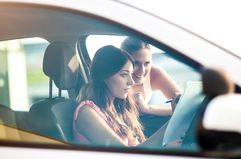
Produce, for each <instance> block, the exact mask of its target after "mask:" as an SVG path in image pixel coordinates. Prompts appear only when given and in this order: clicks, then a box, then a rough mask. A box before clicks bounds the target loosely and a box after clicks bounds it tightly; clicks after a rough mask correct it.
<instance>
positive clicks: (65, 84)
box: [28, 42, 81, 142]
mask: <svg viewBox="0 0 241 159" xmlns="http://www.w3.org/2000/svg"><path fill="white" fill-rule="evenodd" d="M43 71H44V73H45V75H47V76H48V77H49V81H50V82H49V97H48V98H47V99H43V100H41V101H39V102H37V103H35V104H33V105H32V107H31V108H30V111H29V115H28V121H29V125H30V127H31V129H32V130H33V131H34V132H37V133H39V134H41V135H44V136H48V137H52V138H55V139H59V140H62V141H66V142H70V141H71V140H72V139H73V133H72V121H73V114H74V110H75V106H76V102H75V100H73V99H70V98H65V97H62V95H61V91H62V90H67V91H69V90H72V89H75V87H76V86H78V85H79V84H78V83H79V82H80V81H81V79H80V76H79V72H78V71H79V64H78V60H77V56H76V54H75V51H74V48H72V47H71V46H70V45H68V44H67V43H65V42H52V43H51V44H49V46H48V47H47V49H46V51H45V54H44V59H43ZM52 81H54V83H55V85H56V86H57V88H58V89H59V94H58V96H57V97H53V94H52V83H53V82H52ZM80 83H81V82H80ZM78 87H79V86H78Z"/></svg>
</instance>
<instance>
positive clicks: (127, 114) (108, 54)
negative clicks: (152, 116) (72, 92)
mask: <svg viewBox="0 0 241 159" xmlns="http://www.w3.org/2000/svg"><path fill="white" fill-rule="evenodd" d="M128 60H129V61H131V62H132V64H133V59H132V57H131V56H130V55H129V54H128V53H127V52H126V51H124V50H121V49H118V48H116V47H114V46H112V45H107V46H104V47H102V48H100V49H99V50H97V52H96V53H95V56H94V58H93V61H92V64H91V70H90V75H91V80H90V82H89V83H88V84H87V85H85V86H84V87H83V88H82V89H81V91H80V94H79V96H78V98H77V101H78V102H81V101H84V100H92V101H93V102H94V103H95V104H96V105H98V106H99V107H100V109H101V111H102V112H103V113H105V114H106V116H107V117H108V120H109V122H111V123H112V127H113V129H114V131H115V132H116V133H117V134H119V135H120V136H122V135H126V136H128V138H137V139H138V140H139V141H140V142H143V141H144V140H145V136H144V134H143V127H142V125H141V123H140V122H139V112H138V110H137V107H136V105H135V102H134V100H133V99H132V95H128V97H127V99H119V98H115V100H114V107H110V99H109V98H108V93H109V89H108V87H107V85H106V83H105V82H104V81H105V80H106V79H108V78H110V77H112V76H113V75H114V74H116V73H117V72H118V71H120V70H121V68H123V67H124V66H125V64H126V63H127V61H128ZM133 67H134V65H133Z"/></svg>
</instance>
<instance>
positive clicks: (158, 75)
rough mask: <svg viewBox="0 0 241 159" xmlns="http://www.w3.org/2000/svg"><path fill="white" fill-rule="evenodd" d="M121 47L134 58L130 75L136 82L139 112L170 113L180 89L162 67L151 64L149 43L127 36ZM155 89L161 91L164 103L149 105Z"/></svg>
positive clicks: (135, 88) (135, 89)
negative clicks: (164, 99)
mask: <svg viewBox="0 0 241 159" xmlns="http://www.w3.org/2000/svg"><path fill="white" fill-rule="evenodd" d="M121 48H122V49H123V50H125V51H127V52H128V53H129V54H131V55H132V58H133V59H134V63H135V67H134V71H133V74H132V77H133V80H134V81H135V83H136V84H135V86H134V87H133V89H134V92H135V98H136V102H138V108H139V110H140V112H142V113H148V114H155V115H171V114H172V112H173V109H174V108H172V106H174V101H175V100H176V99H177V98H178V97H179V96H180V94H181V89H180V88H179V86H178V85H177V84H176V83H175V81H174V80H173V79H172V78H171V77H170V75H168V73H167V72H166V71H165V70H164V69H162V68H160V67H155V66H153V65H152V52H151V48H150V45H149V44H148V43H146V42H144V41H142V40H140V39H138V38H134V37H128V38H126V39H125V40H124V41H123V42H122V44H121ZM157 90H159V91H161V92H162V93H163V95H164V96H165V97H166V99H167V101H165V102H162V103H164V104H159V105H157V104H155V105H151V104H149V102H150V99H151V96H152V94H153V92H154V91H157ZM172 101H173V102H172ZM165 103H170V104H169V105H168V104H165ZM171 103H172V104H173V105H172V106H171Z"/></svg>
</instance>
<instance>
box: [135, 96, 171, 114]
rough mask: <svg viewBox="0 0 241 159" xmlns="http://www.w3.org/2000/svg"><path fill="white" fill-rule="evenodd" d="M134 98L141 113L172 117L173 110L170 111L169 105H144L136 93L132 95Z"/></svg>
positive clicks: (142, 99) (141, 97)
mask: <svg viewBox="0 0 241 159" xmlns="http://www.w3.org/2000/svg"><path fill="white" fill-rule="evenodd" d="M134 98H135V101H136V104H137V106H138V109H139V111H140V112H142V113H147V114H153V115H161V116H164V115H172V110H173V109H172V105H171V103H167V104H163V105H161V104H158V105H157V104H156V105H152V104H146V103H145V101H144V98H143V96H142V94H141V93H136V94H135V95H134Z"/></svg>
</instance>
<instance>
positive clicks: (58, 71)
mask: <svg viewBox="0 0 241 159" xmlns="http://www.w3.org/2000/svg"><path fill="white" fill-rule="evenodd" d="M78 66H79V65H78V60H77V56H76V54H75V50H74V48H73V47H71V46H70V45H68V44H67V43H65V42H60V41H58V42H53V43H51V44H49V46H48V47H47V49H46V51H45V54H44V59H43V71H44V73H45V75H47V76H48V77H49V78H51V79H52V80H53V81H54V83H55V85H56V86H57V87H58V88H59V89H61V90H69V89H71V88H73V87H74V86H75V84H76V82H77V71H78Z"/></svg>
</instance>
